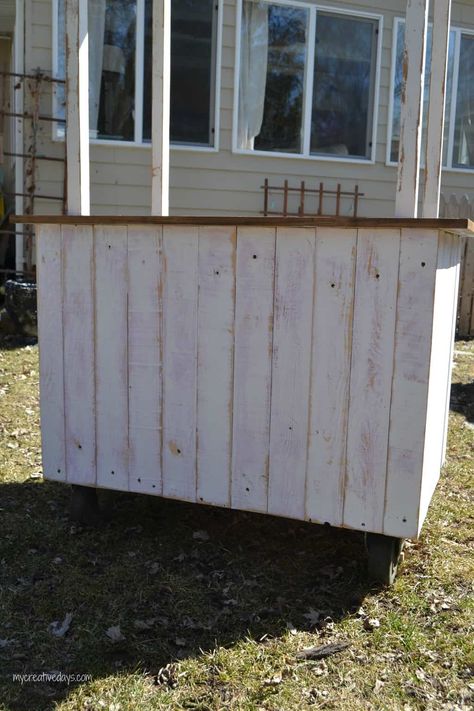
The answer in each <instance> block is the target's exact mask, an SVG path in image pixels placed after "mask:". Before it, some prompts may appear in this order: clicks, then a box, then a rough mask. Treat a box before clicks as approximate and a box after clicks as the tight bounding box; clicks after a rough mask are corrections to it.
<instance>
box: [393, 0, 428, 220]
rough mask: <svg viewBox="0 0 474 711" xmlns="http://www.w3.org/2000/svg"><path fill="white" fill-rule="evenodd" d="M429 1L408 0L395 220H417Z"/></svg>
mask: <svg viewBox="0 0 474 711" xmlns="http://www.w3.org/2000/svg"><path fill="white" fill-rule="evenodd" d="M428 9H429V0H408V2H407V11H406V21H405V48H404V53H403V89H402V98H401V115H400V152H399V158H398V180H397V190H396V197H395V217H417V215H418V195H419V182H420V181H419V173H420V159H421V134H422V125H423V92H424V86H425V60H426V36H427V32H428Z"/></svg>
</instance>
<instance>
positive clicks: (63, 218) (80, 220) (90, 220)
mask: <svg viewBox="0 0 474 711" xmlns="http://www.w3.org/2000/svg"><path fill="white" fill-rule="evenodd" d="M10 222H12V223H18V224H32V225H58V224H62V225H139V224H142V225H197V226H200V225H201V226H202V225H206V226H236V227H239V226H245V225H246V226H256V227H257V226H258V227H264V226H269V227H275V226H278V227H285V226H291V227H317V226H321V227H361V228H362V227H367V228H374V227H376V228H379V229H390V228H392V229H393V228H401V227H418V228H432V229H441V230H447V231H455V232H465V233H467V234H470V235H472V236H474V222H473V221H472V220H468V219H466V218H437V219H435V218H400V217H391V218H389V217H382V218H381V217H356V218H353V217H351V218H349V217H232V216H229V217H227V216H225V217H216V216H208V217H206V216H202V215H200V216H198V217H194V216H188V215H186V216H172V217H151V216H150V215H144V216H138V215H129V216H126V215H90V216H89V215H88V216H76V215H11V216H10Z"/></svg>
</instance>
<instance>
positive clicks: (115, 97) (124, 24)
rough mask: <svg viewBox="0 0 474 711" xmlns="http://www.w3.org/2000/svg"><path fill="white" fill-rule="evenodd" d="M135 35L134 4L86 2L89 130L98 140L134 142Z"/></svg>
mask: <svg viewBox="0 0 474 711" xmlns="http://www.w3.org/2000/svg"><path fill="white" fill-rule="evenodd" d="M104 9H105V16H104ZM102 23H103V25H102V26H103V28H104V30H103V33H102V32H101V29H102V27H101V24H102ZM135 32H136V3H135V2H130V0H107V2H106V3H105V8H104V1H103V0H89V33H90V34H89V58H90V67H89V84H90V96H89V100H90V102H91V107H90V113H91V116H90V119H91V126H90V128H91V131H94V130H96V131H97V136H98V137H99V138H108V139H115V140H121V141H133V140H134V102H135ZM102 43H103V44H102ZM101 44H102V47H101V46H100V45H101ZM101 50H102V51H101ZM99 84H100V94H99V96H97V93H98V87H99ZM94 108H95V110H96V112H97V117H96V116H95V115H92V112H93V110H94Z"/></svg>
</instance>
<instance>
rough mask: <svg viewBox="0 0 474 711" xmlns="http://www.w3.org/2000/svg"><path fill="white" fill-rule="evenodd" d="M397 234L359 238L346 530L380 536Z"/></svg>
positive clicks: (379, 233) (361, 232)
mask: <svg viewBox="0 0 474 711" xmlns="http://www.w3.org/2000/svg"><path fill="white" fill-rule="evenodd" d="M399 251H400V231H399V230H385V229H384V230H369V229H361V230H359V231H358V236H357V262H356V285H355V301H354V332H353V339H352V361H351V381H350V394H349V423H348V436H347V473H346V482H345V499H344V513H343V522H344V525H345V526H349V527H353V528H357V529H359V530H366V531H373V532H376V533H381V532H382V530H383V512H384V496H385V477H386V471H387V447H388V430H389V413H390V396H391V385H392V370H393V349H394V334H395V312H396V302H397V282H398V263H399Z"/></svg>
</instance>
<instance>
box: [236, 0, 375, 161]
mask: <svg viewBox="0 0 474 711" xmlns="http://www.w3.org/2000/svg"><path fill="white" fill-rule="evenodd" d="M264 2H267V3H268V4H271V5H286V6H289V7H301V8H304V9H307V10H308V11H309V21H308V51H307V60H309V58H310V57H314V56H315V41H316V37H315V30H316V16H317V12H318V11H320V12H330V13H331V14H338V15H348V16H349V17H355V18H367V19H370V20H375V21H376V22H377V23H378V28H377V29H378V35H377V58H376V66H375V76H374V98H373V101H374V105H373V109H374V110H373V118H372V138H371V143H372V146H371V151H370V157H368V158H357V157H355V156H334V155H330V154H329V155H324V154H314V153H310V152H309V145H310V135H308V134H310V131H309V130H308V128H307V127H308V126H309V125H310V124H309V123H308V122H309V121H310V120H311V105H312V102H311V101H308V100H306V101H304V104H303V126H302V129H303V152H302V153H285V152H277V151H259V150H250V149H246V148H239V146H238V142H237V141H238V122H239V81H240V49H241V48H240V38H241V29H242V3H243V0H237V2H236V8H235V12H236V18H235V62H234V105H233V114H232V153H235V154H237V155H247V156H265V157H266V158H286V159H287V160H293V159H296V160H310V161H315V160H316V161H324V162H330V163H356V164H357V165H374V164H375V162H376V155H377V130H378V115H379V97H380V74H381V66H382V40H383V15H380V14H375V13H371V12H362V11H359V10H353V9H346V8H340V7H332V6H329V5H314V4H313V3H309V2H301V0H264ZM307 64H308V61H307ZM313 75H314V71H307V70H306V67H305V79H304V83H305V89H304V96H309V91H310V89H311V97H312V94H313V92H312V83H313ZM303 99H304V97H303Z"/></svg>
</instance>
